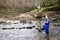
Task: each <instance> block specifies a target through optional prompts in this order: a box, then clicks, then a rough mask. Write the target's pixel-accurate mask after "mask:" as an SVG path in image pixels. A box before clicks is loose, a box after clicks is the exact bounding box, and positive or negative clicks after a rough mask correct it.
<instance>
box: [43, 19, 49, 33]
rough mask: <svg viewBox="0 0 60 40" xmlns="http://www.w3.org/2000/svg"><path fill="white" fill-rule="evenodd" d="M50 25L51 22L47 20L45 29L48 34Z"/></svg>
mask: <svg viewBox="0 0 60 40" xmlns="http://www.w3.org/2000/svg"><path fill="white" fill-rule="evenodd" d="M49 25H50V21H49V19H46V20H45V25H44V29H45V31H46V32H47V31H49Z"/></svg>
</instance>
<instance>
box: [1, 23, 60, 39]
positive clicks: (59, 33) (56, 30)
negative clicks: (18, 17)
mask: <svg viewBox="0 0 60 40" xmlns="http://www.w3.org/2000/svg"><path fill="white" fill-rule="evenodd" d="M21 25H22V26H21ZM32 26H34V24H28V23H26V24H24V25H23V24H20V23H17V24H6V25H3V24H0V40H49V39H50V40H60V27H55V26H50V33H49V36H48V37H47V39H46V35H45V32H44V31H41V32H39V31H38V30H36V28H35V27H32ZM13 27H14V28H13ZM22 27H32V28H31V29H27V28H22ZM2 28H8V29H2ZM9 28H10V29H9ZM11 28H13V29H11ZM19 28H21V29H19ZM48 38H49V39H48Z"/></svg>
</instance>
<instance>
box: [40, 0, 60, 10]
mask: <svg viewBox="0 0 60 40" xmlns="http://www.w3.org/2000/svg"><path fill="white" fill-rule="evenodd" d="M41 9H42V11H60V0H46V1H45V2H44V5H42V8H41Z"/></svg>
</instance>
